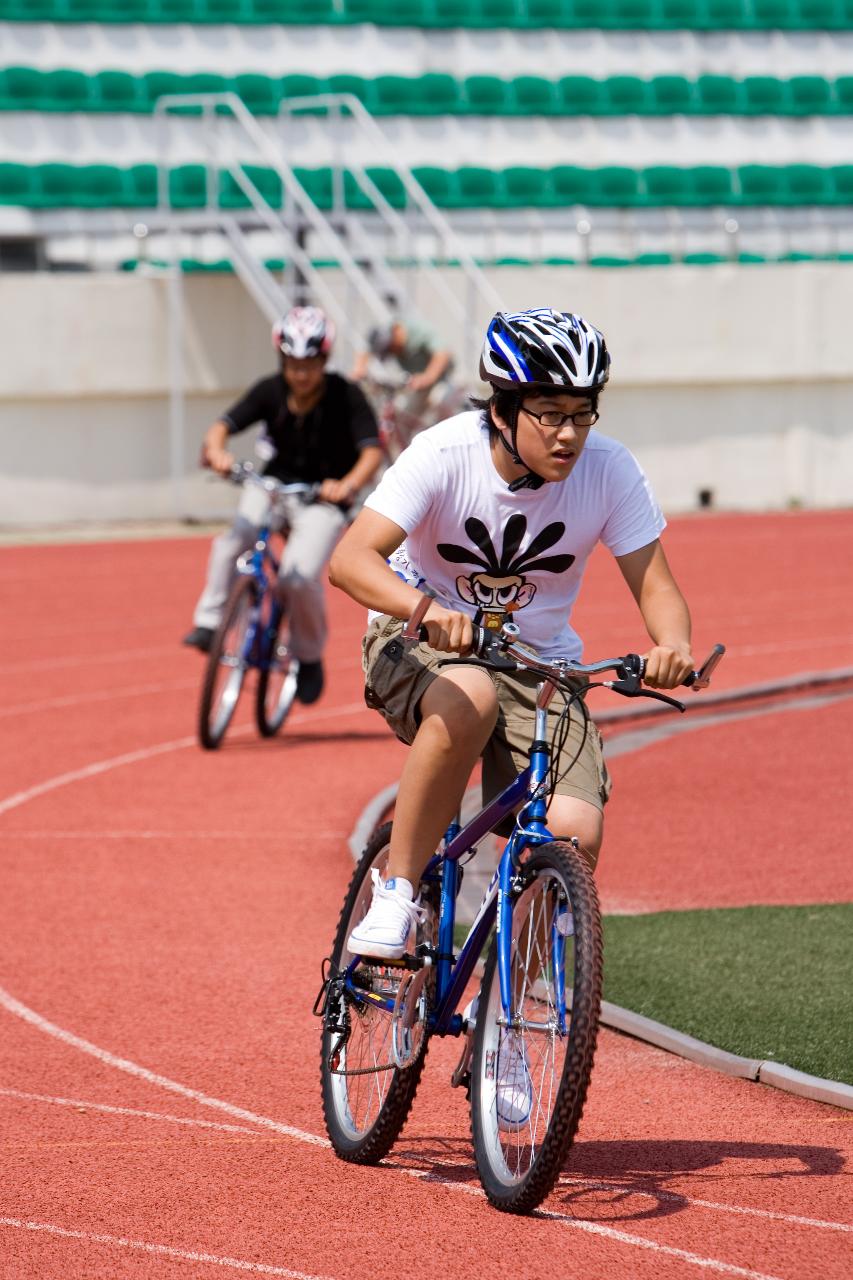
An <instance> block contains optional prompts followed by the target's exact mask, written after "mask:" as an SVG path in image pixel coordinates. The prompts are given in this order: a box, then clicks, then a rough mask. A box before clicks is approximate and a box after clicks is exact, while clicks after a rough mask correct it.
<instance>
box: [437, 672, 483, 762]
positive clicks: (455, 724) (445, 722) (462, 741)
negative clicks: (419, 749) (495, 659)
mask: <svg viewBox="0 0 853 1280" xmlns="http://www.w3.org/2000/svg"><path fill="white" fill-rule="evenodd" d="M462 675H464V676H465V677H468V678H467V679H460V676H462ZM472 676H473V677H476V678H475V679H471V678H470V677H472ZM419 710H420V714H421V727H420V729H419V731H418V734H419V736H420V735H421V734H425V735H429V736H430V737H432V738H433V739H435V740H436V741H439V742H440V741H442V740H443V741H444V742H445V743H446V746H447V747H448V748H449V749H450V750H453V749H454V748H455V749H459V748H462V749H463V750H464V751H466V752H469V751H471V750H473V751H475V752H476V754H479V752H480V751H481V750H482V749H483V747H484V746H485V744H486V742H487V741H488V739H489V737H490V736H491V733H492V730H493V729H494V727H495V723H496V721H497V717H498V700H497V694H496V693H495V687H494V685H493V684H492V682H491V680H490V679H489V678H488V676H484V674H483V673H482V672H478V671H476V670H471V669H468V670H467V671H465V672H464V673H463V672H459V673H456V672H454V673H453V676H452V677H448V678H445V677H444V676H440V677H439V678H438V679H437V680H434V681H433V683H432V684H431V685H430V687H429V688H428V689H427V691H426V693H425V694H424V696H423V697H422V698H421V702H420V708H419Z"/></svg>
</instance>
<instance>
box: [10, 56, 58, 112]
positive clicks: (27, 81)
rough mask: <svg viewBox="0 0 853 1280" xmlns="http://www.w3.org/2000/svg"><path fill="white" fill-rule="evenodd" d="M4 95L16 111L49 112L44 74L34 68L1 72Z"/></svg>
mask: <svg viewBox="0 0 853 1280" xmlns="http://www.w3.org/2000/svg"><path fill="white" fill-rule="evenodd" d="M3 79H4V81H5V94H6V98H7V100H8V102H9V104H10V106H11V107H12V108H13V109H14V110H16V111H45V110H47V111H49V110H50V104H49V99H48V91H47V86H46V85H45V74H44V72H43V71H37V70H36V69H35V68H34V67H6V68H5V70H4V72H3Z"/></svg>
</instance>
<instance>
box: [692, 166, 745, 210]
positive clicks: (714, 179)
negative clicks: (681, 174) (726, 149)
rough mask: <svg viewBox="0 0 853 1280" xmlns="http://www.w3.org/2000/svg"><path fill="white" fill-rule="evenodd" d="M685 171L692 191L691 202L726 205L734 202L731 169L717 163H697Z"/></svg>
mask: <svg viewBox="0 0 853 1280" xmlns="http://www.w3.org/2000/svg"><path fill="white" fill-rule="evenodd" d="M686 172H687V174H688V175H689V182H690V189H691V192H692V198H691V204H695V205H718V204H722V205H726V204H732V203H733V202H734V198H735V197H734V188H733V184H732V171H731V169H726V168H725V167H724V166H723V165H717V164H697V165H693V166H692V167H691V168H689V169H687V170H686Z"/></svg>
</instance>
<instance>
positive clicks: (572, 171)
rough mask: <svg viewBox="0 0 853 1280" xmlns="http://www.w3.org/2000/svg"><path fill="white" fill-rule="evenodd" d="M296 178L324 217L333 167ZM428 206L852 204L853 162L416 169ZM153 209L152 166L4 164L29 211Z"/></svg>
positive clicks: (402, 200) (356, 190)
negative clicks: (584, 167) (736, 165)
mask: <svg viewBox="0 0 853 1280" xmlns="http://www.w3.org/2000/svg"><path fill="white" fill-rule="evenodd" d="M244 168H245V172H246V174H247V175H248V176H249V178H250V179H251V181H252V182H253V183H254V185H255V186H256V187H257V189H258V190H259V191H260V192H261V194H262V195H263V196H264V198H265V199H266V200H268V202H269V203H270V204H271V205H273V206H274V207H276V208H278V207H280V206H281V204H282V191H281V182H280V179H279V178H278V177H277V175H276V174H275V172H274V171H273V170H272V169H268V168H266V167H264V166H260V165H246V166H245V167H244ZM295 173H296V176H297V178H298V179H299V181H300V182H301V183H302V184H303V186H304V187H305V189H306V190H307V191H308V193H309V194H310V195H311V196H312V198H313V199H314V200H315V201H316V203H317V205H318V206H319V207H320V208H321V209H331V208H332V207H333V204H334V183H333V176H332V170H331V169H329V168H322V167H320V168H313V169H308V168H299V169H296V170H295ZM366 173H367V175H368V177H369V178H370V179H371V181H372V182H373V183H374V184H375V185H376V187H377V188H378V189H379V191H380V192H381V193H382V195H383V196H384V197H385V199H386V200H387V201H388V203H389V204H391V205H392V207H394V208H398V209H400V208H404V207H405V206H406V203H407V195H406V192H405V189H404V187H403V185H402V182H401V180H400V178H399V176H398V175H397V173H396V172H395V171H394V170H393V169H389V168H382V167H370V168H368V169H367V170H366ZM413 174H414V176H415V177H416V178H417V180H418V181H419V182H420V183H421V184H422V186H423V187H424V190H425V191H426V193H427V194H428V195H429V196H430V198H431V199H432V200H433V201H434V202H435V204H437V205H439V206H440V207H442V208H445V209H481V208H488V209H507V208H513V209H523V208H530V209H535V208H555V207H557V208H559V207H564V206H567V205H588V206H589V207H591V208H617V209H628V208H642V207H648V208H660V207H665V206H673V207H694V208H695V207H702V206H704V207H708V206H712V205H732V206H734V207H737V206H750V205H768V206H775V207H784V206H790V205H798V204H799V205H853V164H849V165H848V164H842V165H829V166H820V165H812V164H790V165H763V164H751V165H740V166H738V167H737V168H736V169H727V168H724V167H722V166H715V165H697V166H694V167H692V168H678V167H677V166H672V165H652V166H649V167H647V168H645V169H634V168H630V167H628V166H625V165H602V166H600V167H599V168H596V169H583V168H580V167H576V166H572V165H556V166H553V167H552V168H550V169H549V168H536V167H533V166H510V167H508V168H506V169H489V168H485V167H483V166H476V165H465V166H460V167H459V168H458V169H442V168H437V167H434V166H419V167H416V168H415V169H414V170H413ZM213 190H214V192H215V193H216V199H217V200H218V202H219V204H220V206H221V207H222V208H228V209H236V208H245V207H246V206H247V204H248V199H247V197H246V195H245V193H243V192H242V191H241V189H240V188H239V186H238V184H237V182H236V181H235V179H234V178H233V177H232V176H230V175H229V174H228V173H227V172H225V171H223V172H222V173H221V174H219V175H218V177H217V176H216V175H214V180H213ZM168 191H169V198H170V200H171V202H172V205H173V206H174V207H175V208H177V209H201V208H203V207H204V206H205V205H206V204H207V200H208V171H207V169H206V167H205V166H204V165H202V164H183V165H176V166H175V167H173V168H172V169H170V170H169V173H168ZM344 193H345V197H346V203H347V205H348V207H350V208H368V207H370V206H371V204H372V202H371V201H370V199H369V197H368V196H367V194H366V193H365V191H364V190H363V187H362V185H361V184H360V183H359V182H358V181H357V180H356V179H355V178H354V177H353V176H352V175H347V178H346V181H345V184H344ZM156 203H157V169H156V166H155V165H153V164H141V165H132V166H130V167H128V168H122V167H120V166H116V165H104V164H95V165H72V164H67V163H49V164H38V165H24V164H0V204H6V205H10V204H20V205H23V206H27V207H31V208H60V207H63V206H67V207H69V208H89V209H94V208H107V207H116V208H124V207H129V208H132V207H137V206H138V207H151V206H153V205H155V204H156Z"/></svg>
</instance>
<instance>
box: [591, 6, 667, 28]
mask: <svg viewBox="0 0 853 1280" xmlns="http://www.w3.org/2000/svg"><path fill="white" fill-rule="evenodd" d="M602 8H603V10H604V13H603V15H602V26H604V25H606V26H609V27H612V28H615V29H616V30H619V31H631V30H645V29H646V28H647V27H653V28H654V27H656V26H658V25H659V17H658V5H657V0H608V2H607V3H606V4H603V5H602Z"/></svg>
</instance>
